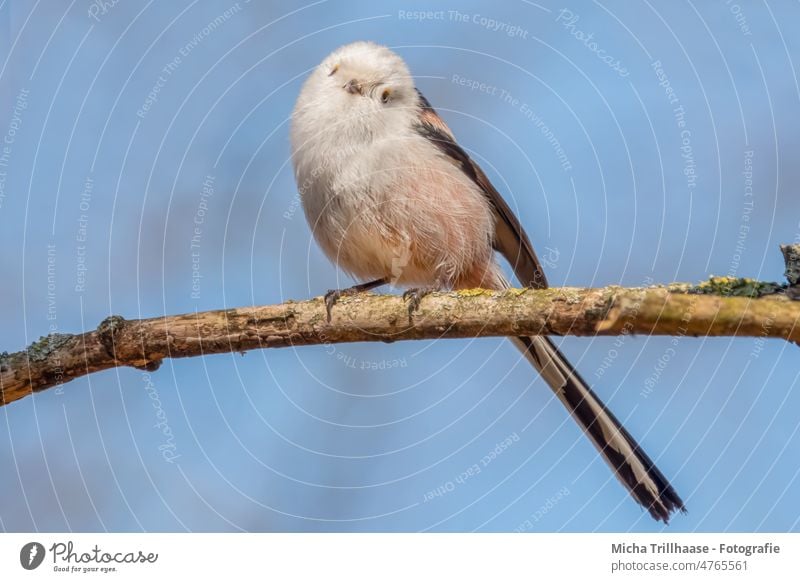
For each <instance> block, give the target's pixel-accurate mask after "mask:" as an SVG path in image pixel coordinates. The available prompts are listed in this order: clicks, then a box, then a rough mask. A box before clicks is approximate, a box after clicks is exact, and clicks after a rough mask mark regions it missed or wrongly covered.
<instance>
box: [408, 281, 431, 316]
mask: <svg viewBox="0 0 800 582" xmlns="http://www.w3.org/2000/svg"><path fill="white" fill-rule="evenodd" d="M434 291H435V289H431V288H424V289H408V290H407V291H405V292H404V293H403V301H408V320H409V321H411V318H412V317H413V316H414V313H416V312H417V311H418V310H419V304H420V302H421V301H422V299H423V298H424V297H425V296H426V295H430V294H431V293H433V292H434Z"/></svg>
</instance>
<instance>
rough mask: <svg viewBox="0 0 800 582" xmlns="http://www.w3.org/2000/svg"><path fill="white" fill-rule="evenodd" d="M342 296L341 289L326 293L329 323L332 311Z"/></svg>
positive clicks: (326, 309) (329, 290)
mask: <svg viewBox="0 0 800 582" xmlns="http://www.w3.org/2000/svg"><path fill="white" fill-rule="evenodd" d="M342 295H343V293H342V290H341V289H328V292H327V293H325V312H326V313H327V314H328V323H330V322H331V310H332V309H333V306H334V305H336V302H337V301H339V299H341V297H342Z"/></svg>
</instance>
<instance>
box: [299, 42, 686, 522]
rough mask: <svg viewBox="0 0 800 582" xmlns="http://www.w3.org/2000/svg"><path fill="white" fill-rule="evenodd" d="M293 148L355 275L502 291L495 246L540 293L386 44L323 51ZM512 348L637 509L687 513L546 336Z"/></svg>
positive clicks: (499, 208) (529, 252) (531, 269)
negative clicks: (518, 351) (594, 449)
mask: <svg viewBox="0 0 800 582" xmlns="http://www.w3.org/2000/svg"><path fill="white" fill-rule="evenodd" d="M291 141H292V159H293V162H294V168H295V176H296V179H297V184H298V187H299V190H300V195H301V200H302V203H303V208H304V210H305V213H306V217H307V219H308V222H309V224H310V226H311V229H312V232H313V233H314V237H315V238H316V240H317V241H318V242H319V244H320V246H321V247H322V249H323V251H324V252H325V254H326V255H327V256H328V257H329V258H330V259H331V260H332V261H334V262H336V263H337V264H338V265H339V266H340V267H341V268H342V269H343V270H345V271H346V272H348V273H349V274H351V275H352V276H353V277H355V278H356V279H359V280H362V281H373V280H383V281H390V282H393V283H394V284H397V285H401V286H424V287H437V288H456V289H458V288H468V287H478V286H480V287H485V288H490V289H503V288H505V287H506V286H507V283H506V281H505V280H504V278H503V275H502V272H501V270H500V267H499V265H498V264H497V261H496V258H495V251H499V252H500V253H501V254H502V255H503V256H504V257H505V258H506V260H508V261H509V263H510V264H511V265H512V267H513V269H514V273H515V275H516V276H517V278H518V279H519V280H520V282H521V283H522V284H523V285H526V286H532V287H538V288H542V287H546V286H547V279H546V277H545V275H544V272H543V271H542V268H541V265H540V264H539V261H538V259H537V257H536V254H535V253H534V251H533V247H532V245H531V243H530V240H529V239H528V236H527V235H526V234H525V231H524V229H523V228H522V226H521V224H520V223H519V221H518V220H517V218H516V216H514V213H513V212H512V211H511V209H510V208H509V206H508V205H507V204H506V202H505V201H504V200H503V198H502V196H501V195H500V194H499V192H497V190H496V189H495V188H494V186H493V185H492V184H491V182H490V181H489V179H488V178H487V177H486V175H485V174H484V173H483V171H482V170H481V169H480V167H479V166H478V165H477V164H475V162H474V161H473V160H472V159H471V158H470V157H469V156H468V155H467V153H466V152H465V151H464V150H463V149H462V148H461V147H460V146H459V145H458V143H457V142H456V140H455V137H454V136H453V134H452V132H451V131H450V129H449V128H448V127H447V124H445V122H444V121H443V120H442V119H441V117H440V116H439V115H438V114H437V113H436V111H435V110H434V108H433V107H432V106H431V105H430V103H428V101H427V100H426V99H425V97H423V96H422V94H421V93H420V92H419V91H418V90H417V89H416V88H415V86H414V82H413V79H412V77H411V74H410V72H409V70H408V67H407V66H406V64H405V63H404V62H403V60H402V59H401V58H400V57H399V56H398V55H397V54H395V53H394V52H392V51H391V50H389V49H388V48H386V47H383V46H379V45H376V44H373V43H368V42H357V43H353V44H350V45H346V46H343V47H341V48H339V49H338V50H336V51H334V52H333V53H331V54H330V55H329V56H328V57H327V58H326V59H325V60H324V61H323V62H322V63H321V64H320V65H319V66H318V67H317V68H316V69H315V70H314V71H313V72H312V73H311V75H310V76H309V78H308V79H307V81H306V82H305V84H304V86H303V89H302V91H301V93H300V96H299V98H298V100H297V104H296V106H295V110H294V113H293V116H292V124H291ZM512 341H513V342H514V343H515V345H517V347H518V348H519V349H521V350H522V352H523V353H524V354H525V356H526V358H527V359H528V360H529V361H530V363H531V364H532V365H533V366H534V367H535V368H536V369H537V370H538V371H539V372H540V373H541V374H542V377H543V378H544V379H545V381H546V382H547V383H548V385H549V386H550V387H551V389H552V390H553V391H554V392H555V394H556V396H557V397H558V398H559V400H560V401H561V402H562V403H563V404H564V405H565V407H566V408H567V410H569V412H570V413H571V414H572V415H573V417H574V418H575V419H576V421H577V422H578V423H579V424H580V425H581V427H582V428H583V429H584V431H585V432H586V434H587V435H588V436H589V438H590V440H591V441H592V442H593V444H594V445H595V446H596V447H597V449H598V450H599V451H600V453H601V454H602V456H603V458H604V459H605V461H606V462H607V463H608V464H609V466H610V467H611V469H612V470H613V471H614V472H615V474H616V475H617V477H618V478H619V479H620V481H621V482H622V484H623V485H624V486H625V487H626V488H627V489H628V491H630V493H631V495H632V496H633V498H634V499H635V500H636V501H637V502H638V503H640V504H641V505H642V506H643V507H645V508H646V509H647V510H648V511H649V512H650V514H651V515H652V516H653V517H654V518H655V519H660V520H663V521H664V522H667V521H668V519H669V516H670V514H671V513H672V512H673V511H676V510H683V509H684V507H683V502H682V501H681V499H680V498H679V497H678V495H677V494H676V493H675V491H674V490H673V488H672V487H671V486H670V484H669V482H668V481H667V480H666V478H664V476H663V474H662V473H661V472H660V471H659V470H658V469H657V468H656V467H655V465H654V464H653V462H652V461H651V460H650V458H649V457H648V456H647V455H646V454H645V453H644V452H643V451H642V450H641V448H640V447H639V445H638V444H637V443H636V441H635V440H634V439H633V437H631V435H630V434H629V433H628V432H627V431H626V430H625V428H624V427H622V425H621V424H620V423H619V421H617V419H616V418H615V417H614V415H613V414H612V413H611V412H610V411H609V410H608V409H607V408H606V407H605V405H604V404H603V403H602V402H601V401H600V399H599V398H598V397H597V395H596V394H595V393H594V392H593V391H592V390H591V388H590V387H589V386H588V384H586V382H585V381H584V380H583V379H582V378H581V377H580V376H579V375H578V373H577V372H576V371H575V370H574V368H573V367H572V365H571V364H570V363H569V362H568V361H567V360H566V358H564V356H563V355H562V354H561V353H560V352H559V350H558V349H557V348H556V347H555V345H554V344H553V343H552V342H551V341H550V340H549V339H548V338H542V337H521V338H514V339H513V340H512Z"/></svg>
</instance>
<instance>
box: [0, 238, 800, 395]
mask: <svg viewBox="0 0 800 582" xmlns="http://www.w3.org/2000/svg"><path fill="white" fill-rule="evenodd" d="M787 248H788V247H787ZM792 248H793V249H794V250H793V251H792V252H787V250H784V254H785V256H786V257H787V273H789V272H790V271H792V268H790V267H791V265H790V264H789V257H790V256H794V257H798V258H800V245H798V246H796V247H792ZM790 250H791V249H790ZM793 253H794V254H793ZM793 268H794V269H795V270H794V271H792V272H795V271H796V268H797V265H795V266H794V267H793ZM790 280H791V279H790ZM795 282H796V279H795V280H794V281H793V283H792V284H790V285H779V284H777V283H762V282H758V281H753V280H750V279H730V278H726V277H712V278H711V279H709V280H708V281H706V282H704V283H701V284H700V285H688V284H672V285H669V286H666V287H646V288H622V287H606V288H601V289H575V288H555V289H542V290H534V289H509V290H507V291H502V292H494V291H486V290H482V289H473V290H466V291H457V292H449V293H434V294H431V295H428V296H426V297H425V298H424V299H423V300H422V302H421V304H420V307H419V310H418V311H417V312H415V313H414V314H413V315H410V314H409V312H408V305H407V304H406V303H405V302H404V300H403V299H402V298H401V297H397V296H393V295H372V294H363V295H358V296H352V297H345V298H343V299H341V300H340V301H339V302H338V303H337V304H336V305H335V306H334V308H333V317H332V320H331V322H328V321H327V317H326V311H325V303H324V301H323V300H322V299H321V298H316V299H311V300H308V301H299V302H295V301H288V302H286V303H283V304H281V305H270V306H264V307H243V308H239V309H228V310H222V311H206V312H201V313H192V314H185V315H171V316H165V317H158V318H152V319H141V320H126V319H123V318H122V317H120V316H116V315H115V316H111V317H109V318H107V319H105V320H104V321H103V322H102V323H101V324H100V325H99V326H98V328H97V329H96V330H94V331H90V332H87V333H83V334H77V335H71V334H51V335H49V336H46V337H43V338H41V339H40V340H39V341H37V342H36V343H34V344H32V345H31V346H29V347H28V348H27V349H25V350H23V351H20V352H16V353H13V354H8V353H6V352H3V353H2V354H0V405H5V404H8V403H10V402H13V401H15V400H19V399H20V398H23V397H24V396H27V395H28V394H31V393H32V392H39V391H41V390H44V389H47V388H51V387H53V386H58V385H60V384H63V383H65V382H68V381H70V380H73V379H75V378H78V377H81V376H85V375H87V374H91V373H93V372H97V371H100V370H107V369H109V368H113V367H116V366H133V367H135V368H140V369H144V370H150V371H153V370H156V369H157V368H158V367H159V365H160V364H161V362H162V360H164V359H165V358H186V357H192V356H200V355H205V354H219V353H225V352H246V351H248V350H252V349H261V348H277V347H287V346H303V345H315V344H334V343H346V342H363V341H384V342H394V341H400V340H419V339H438V338H467V337H479V336H480V337H488V336H519V335H556V336H558V335H575V336H598V335H606V336H609V335H619V334H649V335H675V334H679V335H688V336H753V337H764V338H767V337H770V338H782V339H787V340H791V341H800V329H799V328H798V327H797V323H798V321H800V301H793V300H791V299H790V298H789V297H793V296H794V293H795V292H796V287H795V286H794V283H795Z"/></svg>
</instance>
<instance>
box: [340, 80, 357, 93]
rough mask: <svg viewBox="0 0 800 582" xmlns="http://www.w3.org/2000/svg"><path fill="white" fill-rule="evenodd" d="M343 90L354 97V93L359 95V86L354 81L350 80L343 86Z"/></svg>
mask: <svg viewBox="0 0 800 582" xmlns="http://www.w3.org/2000/svg"><path fill="white" fill-rule="evenodd" d="M343 88H344V90H345V91H347V92H348V93H350V94H351V95H355V94H356V93H361V85H360V84H359V83H358V82H357V81H356V80H355V79H350V80H349V81H348V82H347V83H345V84H344V87H343Z"/></svg>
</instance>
